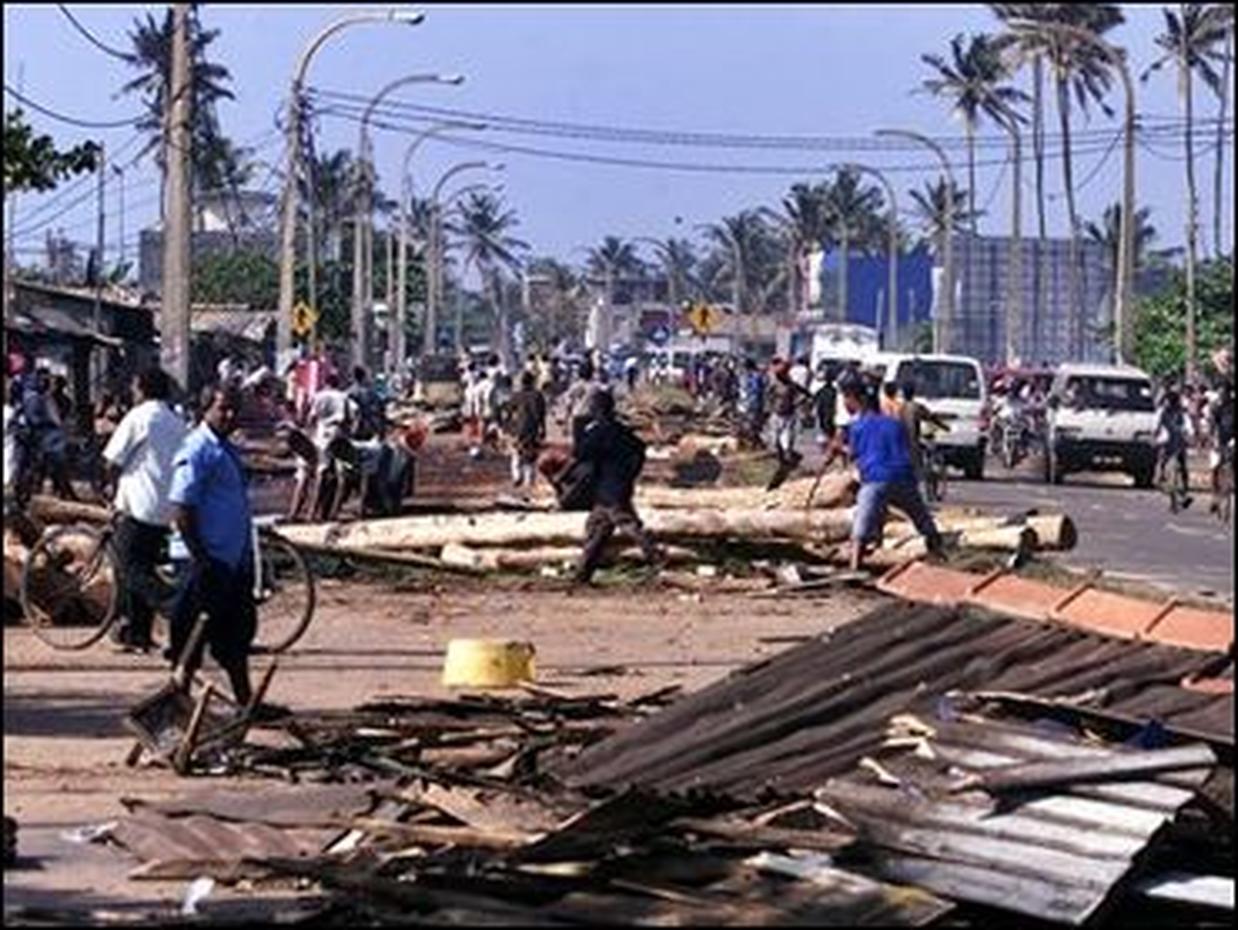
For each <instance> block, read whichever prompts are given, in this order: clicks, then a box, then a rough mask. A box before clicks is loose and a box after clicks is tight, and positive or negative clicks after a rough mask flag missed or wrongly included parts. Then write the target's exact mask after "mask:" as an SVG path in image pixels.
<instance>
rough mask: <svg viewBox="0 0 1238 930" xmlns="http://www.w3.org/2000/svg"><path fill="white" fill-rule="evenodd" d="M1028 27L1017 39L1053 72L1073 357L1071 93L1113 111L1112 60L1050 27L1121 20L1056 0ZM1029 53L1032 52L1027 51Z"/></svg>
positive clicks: (1079, 316) (1105, 10) (1075, 280)
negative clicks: (1067, 232) (1108, 96)
mask: <svg viewBox="0 0 1238 930" xmlns="http://www.w3.org/2000/svg"><path fill="white" fill-rule="evenodd" d="M1050 7H1051V8H1050V9H1049V10H1048V11H1045V12H1044V13H1043V14H1042V15H1041V16H1039V17H1038V18H1035V21H1034V22H1033V24H1032V25H1031V26H1029V27H1026V28H1023V27H1018V28H1016V29H1015V30H1014V31H1015V32H1016V33H1018V34H1019V36H1020V41H1021V43H1022V44H1023V45H1024V47H1025V48H1026V49H1028V50H1032V49H1039V51H1038V52H1036V54H1039V55H1041V56H1042V57H1043V58H1044V60H1045V62H1046V63H1047V64H1048V65H1049V70H1050V72H1051V73H1052V75H1053V85H1054V91H1055V96H1056V100H1057V113H1058V123H1059V129H1060V132H1061V135H1062V186H1063V189H1064V191H1065V194H1066V213H1067V219H1068V222H1069V227H1070V252H1069V256H1070V270H1069V275H1068V281H1069V284H1070V308H1069V321H1070V322H1069V331H1070V340H1071V353H1072V355H1078V354H1079V353H1080V352H1081V351H1082V347H1083V324H1084V321H1083V284H1082V279H1081V276H1080V266H1079V232H1080V224H1079V212H1078V209H1077V208H1076V205H1075V184H1074V164H1073V160H1072V152H1071V141H1070V126H1071V120H1070V118H1071V95H1072V94H1073V95H1074V98H1075V101H1076V102H1077V103H1078V105H1079V109H1080V110H1081V111H1082V112H1083V114H1084V116H1085V117H1086V116H1087V114H1088V106H1089V104H1090V103H1096V104H1097V105H1098V106H1099V107H1100V108H1101V110H1102V111H1103V112H1104V113H1105V115H1106V116H1112V115H1113V110H1112V109H1111V108H1110V107H1109V105H1108V104H1106V103H1105V99H1104V98H1105V95H1106V94H1107V93H1108V92H1109V89H1110V87H1111V86H1112V83H1113V73H1112V67H1111V63H1110V62H1109V61H1108V59H1107V58H1106V57H1105V53H1104V52H1103V51H1102V50H1101V49H1100V48H1099V47H1098V46H1097V45H1096V44H1095V43H1094V42H1088V41H1085V40H1083V39H1082V38H1081V37H1079V36H1077V35H1073V34H1069V33H1066V32H1063V31H1060V30H1057V29H1055V28H1053V27H1054V26H1055V25H1064V26H1070V27H1073V28H1075V29H1082V30H1084V31H1086V32H1090V33H1091V34H1092V35H1094V36H1098V37H1099V36H1102V35H1104V33H1106V32H1108V31H1109V30H1111V29H1113V28H1114V27H1116V26H1119V25H1121V24H1122V23H1123V22H1124V21H1125V18H1124V17H1123V15H1122V11H1121V9H1120V8H1119V6H1118V4H1116V3H1078V4H1075V3H1055V4H1051V5H1050ZM1029 53H1031V52H1030V51H1029Z"/></svg>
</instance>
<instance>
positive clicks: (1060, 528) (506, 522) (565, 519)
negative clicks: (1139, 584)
mask: <svg viewBox="0 0 1238 930" xmlns="http://www.w3.org/2000/svg"><path fill="white" fill-rule="evenodd" d="M854 491H855V485H854V482H853V480H852V478H851V477H850V476H849V475H844V474H837V475H828V476H826V477H825V478H824V479H823V480H822V481H821V482H820V483H819V484H818V483H816V482H815V481H814V479H811V478H809V479H801V480H797V481H792V482H789V483H788V484H786V485H784V486H783V487H782V488H780V489H778V490H777V491H774V492H770V493H767V492H765V491H763V490H761V489H759V488H692V489H677V488H666V487H653V486H644V487H641V488H640V489H639V491H638V492H637V496H636V506H637V510H638V512H639V513H640V515H641V519H642V520H643V521H644V523H645V526H646V527H647V528H648V529H649V531H650V532H651V533H652V534H653V535H654V537H655V538H656V539H657V541H658V543H659V545H660V547H661V548H662V550H663V552H664V554H665V557H666V560H667V561H668V562H672V563H676V562H678V563H685V562H686V563H691V562H698V563H709V562H712V561H716V560H717V559H718V556H719V550H720V548H721V549H722V550H723V551H724V552H725V549H727V548H731V549H732V551H733V552H734V553H735V554H736V555H741V554H742V555H744V556H752V555H754V554H756V553H758V552H759V551H761V550H768V551H769V552H770V553H771V554H777V555H780V556H784V557H790V558H792V559H803V560H805V561H808V562H816V563H820V562H822V561H827V562H828V561H837V560H839V559H840V558H842V557H843V552H842V551H841V548H840V544H842V543H845V542H846V541H847V540H848V539H849V537H850V534H851V523H852V515H853V511H852V508H851V506H850V505H851V504H852V503H853V502H854ZM810 496H811V500H810ZM894 516H897V515H894ZM586 520H587V514H585V513H581V512H570V513H565V512H561V511H555V510H552V509H549V508H547V509H538V508H530V509H528V510H523V511H519V512H507V511H493V512H487V513H475V514H450V515H432V516H413V517H398V518H395V519H387V520H362V521H356V522H352V523H328V524H306V525H300V526H287V527H283V528H282V532H283V533H284V535H285V536H287V537H288V538H289V539H290V540H292V541H293V542H294V543H296V544H298V545H300V546H303V547H305V548H307V549H310V550H317V551H328V552H331V553H333V554H337V555H338V554H351V555H354V556H357V557H361V558H364V557H366V556H367V555H370V556H375V555H379V556H381V554H383V553H389V554H396V553H401V554H406V555H415V556H416V557H418V558H421V559H425V560H427V562H429V561H430V560H433V559H437V560H438V561H439V562H440V563H441V564H442V565H443V566H451V567H455V568H461V569H467V570H472V571H498V570H504V571H536V570H539V569H542V568H544V567H557V566H563V565H565V564H567V563H571V562H573V561H574V560H575V559H576V558H578V557H579V553H580V548H581V545H582V544H583V542H584V540H585V524H586ZM939 524H940V526H941V529H942V530H943V532H944V533H946V534H948V536H949V538H950V541H951V542H952V543H953V544H954V545H955V546H958V547H962V548H968V549H997V550H1007V551H1013V550H1021V549H1026V550H1027V551H1034V550H1060V549H1070V548H1072V547H1073V546H1074V544H1075V535H1076V534H1075V528H1074V524H1073V523H1072V522H1071V520H1070V518H1069V517H1067V516H1064V515H1061V514H1050V515H1044V516H1026V515H1023V516H1018V517H1012V518H1002V517H980V516H973V515H968V514H952V513H944V514H942V515H941V516H940V517H939ZM922 554H923V544H922V542H921V541H920V540H919V537H918V536H917V535H916V533H915V531H914V530H913V529H912V528H911V527H910V525H908V524H906V523H904V522H902V521H900V520H897V519H892V520H891V521H890V523H889V524H888V525H887V527H886V532H885V545H884V546H883V547H882V548H881V549H879V550H878V551H877V553H875V555H874V560H875V561H874V564H875V565H878V566H880V565H892V564H896V563H898V562H900V561H903V560H905V559H908V558H915V557H917V556H919V555H922ZM610 557H611V561H612V562H614V561H631V560H637V559H639V557H640V553H639V551H638V550H636V549H635V548H633V547H631V546H630V544H628V543H623V542H616V543H615V545H614V547H613V548H612V551H611V552H610Z"/></svg>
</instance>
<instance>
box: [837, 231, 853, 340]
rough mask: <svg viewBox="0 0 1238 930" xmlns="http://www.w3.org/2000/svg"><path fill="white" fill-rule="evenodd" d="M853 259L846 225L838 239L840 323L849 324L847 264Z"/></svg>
mask: <svg viewBox="0 0 1238 930" xmlns="http://www.w3.org/2000/svg"><path fill="white" fill-rule="evenodd" d="M850 258H851V236H850V235H849V230H848V229H847V225H846V224H845V223H844V224H843V227H842V234H841V235H840V236H839V237H838V322H839V323H846V322H847V264H848V262H849V260H850Z"/></svg>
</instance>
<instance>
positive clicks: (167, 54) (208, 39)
mask: <svg viewBox="0 0 1238 930" xmlns="http://www.w3.org/2000/svg"><path fill="white" fill-rule="evenodd" d="M172 23H173V20H172V8H171V7H170V6H169V7H168V9H167V12H166V13H165V14H164V17H163V21H162V23H161V22H159V21H158V20H157V19H156V18H155V16H154V15H153V14H151V13H147V14H146V19H145V20H142V19H136V20H134V24H133V26H134V28H133V31H132V32H130V33H129V41H130V43H131V45H132V47H133V50H132V52H130V53H128V54H127V55H126V59H125V60H126V61H127V62H128V64H129V65H130V66H132V67H134V68H137V69H139V70H140V71H141V74H139V75H138V76H137V77H136V78H134V79H133V80H131V81H129V82H128V83H127V84H125V85H124V86H123V87H122V88H121V89H120V93H121V94H132V93H139V94H141V95H142V97H143V99H144V102H145V105H146V113H145V115H144V116H143V117H142V119H141V120H140V121H139V122H138V123H137V128H138V129H139V130H141V131H143V132H145V133H147V134H148V139H147V142H146V145H145V146H144V147H143V149H142V151H141V152H140V153H139V157H141V156H142V155H146V154H147V153H148V152H150V151H152V150H154V151H155V163H156V164H157V165H158V166H159V168H160V171H163V170H164V163H163V162H164V159H163V151H162V148H161V147H160V144H161V142H162V141H163V124H164V107H165V101H166V99H167V92H168V86H169V84H170V83H171V74H172V32H173V29H172ZM218 35H219V30H218V29H203V28H202V23H201V21H200V20H199V18H198V13H197V5H196V4H195V5H194V6H192V7H191V8H190V14H189V62H190V81H191V86H192V88H193V100H192V101H191V106H190V120H191V121H192V123H191V126H190V136H191V139H192V143H193V144H192V150H193V153H192V164H191V166H190V168H191V181H192V183H193V185H194V187H195V188H196V189H197V190H199V191H201V190H208V189H210V185H209V184H208V183H207V179H208V178H209V177H210V176H211V174H212V173H215V174H218V173H219V170H220V169H219V168H218V167H217V165H216V162H217V160H218V159H219V158H220V157H221V152H222V151H223V150H221V149H220V147H219V146H218V145H217V144H215V142H214V140H216V139H217V138H218V137H219V135H220V130H219V120H218V117H217V116H216V113H215V104H216V102H218V101H220V100H233V99H235V98H234V96H233V93H232V91H231V90H229V89H228V87H227V84H228V83H229V82H231V80H232V75H231V74H230V73H229V72H228V69H227V68H225V67H224V66H223V65H219V64H215V63H213V62H210V61H208V60H207V58H206V52H207V47H208V46H209V45H210V44H211V43H212V42H214V41H215V39H216V37H217V36H218ZM161 202H162V198H161ZM161 209H162V208H161Z"/></svg>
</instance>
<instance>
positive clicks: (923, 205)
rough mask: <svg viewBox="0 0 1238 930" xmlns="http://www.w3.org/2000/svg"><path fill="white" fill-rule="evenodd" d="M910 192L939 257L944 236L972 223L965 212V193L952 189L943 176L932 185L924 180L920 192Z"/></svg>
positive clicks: (942, 248)
mask: <svg viewBox="0 0 1238 930" xmlns="http://www.w3.org/2000/svg"><path fill="white" fill-rule="evenodd" d="M909 193H910V194H911V202H912V203H913V204H915V207H916V213H917V214H918V215H919V217H920V220H921V223H922V224H923V226H924V229H925V231H926V232H927V233H928V238H929V240H930V241H931V242H932V244H933V248H934V249H936V250H937V253H938V254H939V255H940V254H941V253H942V252H943V251H944V250H945V241H946V240H945V237H946V236H947V235H948V234H953V233H955V232H958V231H959V230H961V229H965V228H967V225H968V224H969V223H970V222H971V214H969V213H968V211H967V193H966V191H961V190H958V189H951V187H950V182H949V181H947V180H946V179H945V178H944V177H941V178H938V179H937V181H936V182H935V183H929V182H927V181H926V182H925V184H924V189H923V190H915V189H912V190H911V191H909Z"/></svg>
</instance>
